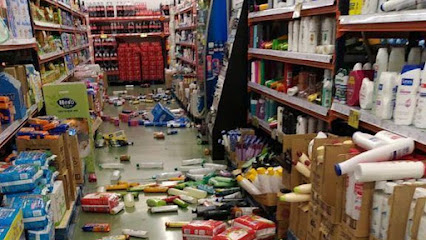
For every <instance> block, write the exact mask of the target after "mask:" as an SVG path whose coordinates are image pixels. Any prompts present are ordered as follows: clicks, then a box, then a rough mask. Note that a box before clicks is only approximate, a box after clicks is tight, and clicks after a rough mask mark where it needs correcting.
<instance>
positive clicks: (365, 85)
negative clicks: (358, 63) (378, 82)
mask: <svg viewBox="0 0 426 240" xmlns="http://www.w3.org/2000/svg"><path fill="white" fill-rule="evenodd" d="M373 92H374V82H373V81H370V79H368V78H364V79H363V80H362V84H361V89H360V91H359V105H360V106H361V108H362V109H371V108H372V107H373Z"/></svg>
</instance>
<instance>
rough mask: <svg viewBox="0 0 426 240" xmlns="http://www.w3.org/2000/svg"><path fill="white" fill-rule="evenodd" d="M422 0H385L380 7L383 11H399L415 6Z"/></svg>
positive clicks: (422, 0)
mask: <svg viewBox="0 0 426 240" xmlns="http://www.w3.org/2000/svg"><path fill="white" fill-rule="evenodd" d="M423 2H424V0H420V1H417V0H409V1H405V0H390V1H387V2H385V3H383V4H382V5H381V6H380V9H382V11H384V12H390V11H399V10H404V9H408V8H411V7H416V5H417V4H422V3H423Z"/></svg>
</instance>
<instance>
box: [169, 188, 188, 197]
mask: <svg viewBox="0 0 426 240" xmlns="http://www.w3.org/2000/svg"><path fill="white" fill-rule="evenodd" d="M167 194H169V195H173V196H179V195H187V194H188V193H187V192H185V191H183V190H179V189H177V188H169V190H168V191H167Z"/></svg>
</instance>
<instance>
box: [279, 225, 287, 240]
mask: <svg viewBox="0 0 426 240" xmlns="http://www.w3.org/2000/svg"><path fill="white" fill-rule="evenodd" d="M287 230H288V221H277V237H278V239H285V238H286V237H287Z"/></svg>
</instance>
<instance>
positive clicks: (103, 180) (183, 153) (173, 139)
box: [74, 86, 203, 240]
mask: <svg viewBox="0 0 426 240" xmlns="http://www.w3.org/2000/svg"><path fill="white" fill-rule="evenodd" d="M156 87H158V86H156ZM121 89H123V88H122V87H110V89H109V91H113V90H121ZM135 92H136V93H135V94H138V93H139V92H141V93H147V92H149V89H142V88H135ZM153 106H154V104H143V103H142V104H139V105H136V106H129V105H127V104H126V106H124V108H126V109H129V108H130V109H133V110H136V109H150V108H152V107H153ZM172 106H177V104H176V103H172ZM122 109H123V108H122V107H114V106H112V105H106V106H105V111H104V112H105V114H108V115H111V116H116V115H118V113H119V112H121V110H122ZM119 129H123V130H125V132H126V134H127V137H128V139H129V140H130V141H133V142H134V145H133V146H129V147H121V148H111V147H105V148H102V149H96V150H95V154H96V163H97V164H99V163H105V162H119V160H118V159H116V157H119V156H120V155H121V154H128V155H130V156H131V161H130V163H128V164H125V168H124V169H123V170H122V173H121V179H122V180H124V181H131V182H135V181H137V182H148V181H150V178H151V177H152V176H153V175H154V174H156V173H159V172H165V171H174V168H175V167H177V166H179V165H180V162H181V160H184V159H189V158H196V157H201V156H203V155H202V153H203V146H200V145H197V141H196V140H197V139H196V134H197V130H196V129H195V128H187V129H179V130H178V131H179V133H178V134H177V135H172V136H166V139H165V140H155V139H154V138H153V132H155V131H167V129H166V128H153V127H152V128H146V127H143V126H138V127H128V126H127V124H123V123H121V124H120V127H119V128H118V127H115V126H114V125H113V124H110V123H103V124H102V126H101V128H100V131H101V132H102V133H108V132H113V131H117V130H119ZM144 161H145V162H148V161H163V162H164V170H160V169H156V170H137V169H136V163H140V162H144ZM111 172H112V170H102V169H99V167H97V169H96V173H97V177H98V182H97V183H95V184H93V183H86V185H85V188H84V190H85V193H89V192H94V191H96V187H97V186H104V185H107V184H110V175H111ZM162 195H164V196H165V194H150V195H144V194H143V193H141V194H140V195H139V200H136V204H135V207H134V208H126V209H124V211H122V212H120V213H119V214H118V215H108V214H102V213H99V214H96V213H85V212H80V214H79V216H78V219H77V225H76V228H75V230H74V231H75V232H74V239H87V240H95V239H98V238H100V237H105V236H109V235H116V234H121V229H123V228H130V229H136V230H145V231H149V239H179V238H180V236H181V233H180V229H178V230H167V231H166V230H165V225H164V224H165V222H166V221H170V220H173V221H178V220H180V221H188V220H191V219H192V215H193V214H192V213H191V209H190V208H189V209H188V210H184V211H182V210H179V213H164V214H155V215H152V214H150V213H148V212H147V210H148V207H147V205H146V199H148V198H152V197H157V196H162ZM194 216H195V215H194ZM85 223H110V224H111V232H110V233H109V234H108V233H85V232H82V231H81V227H82V226H83V225H84V224H85Z"/></svg>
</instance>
